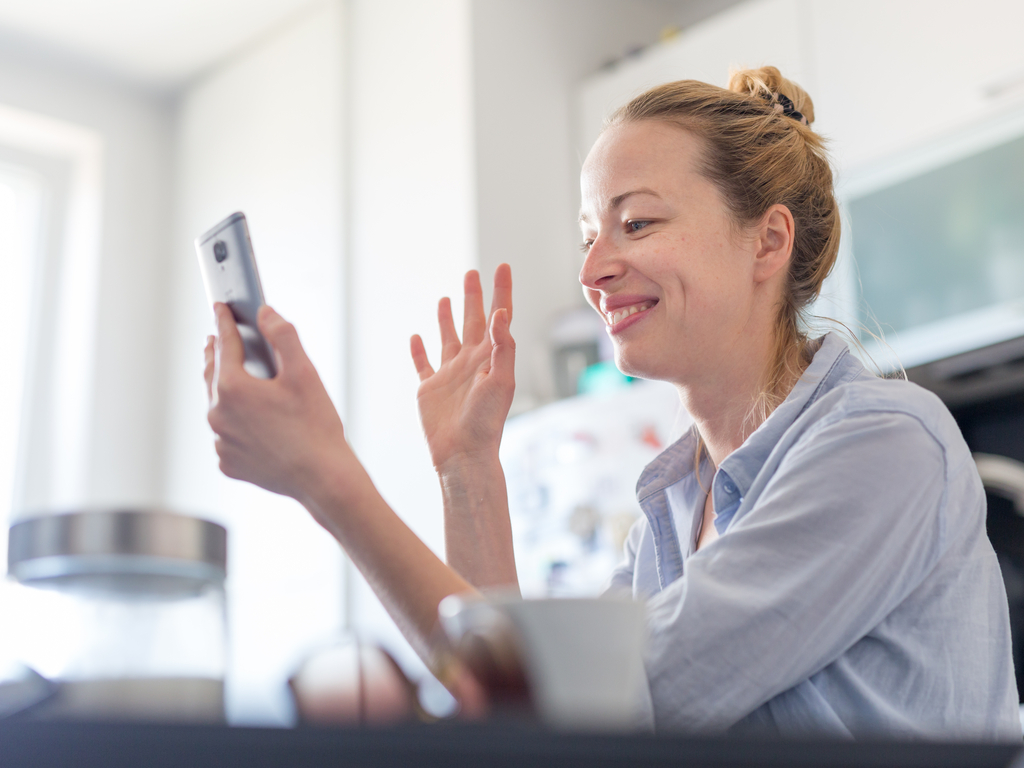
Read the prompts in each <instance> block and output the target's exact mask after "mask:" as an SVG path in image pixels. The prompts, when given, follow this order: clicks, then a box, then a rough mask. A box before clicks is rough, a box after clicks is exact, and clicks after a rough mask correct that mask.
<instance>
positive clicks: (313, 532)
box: [0, 0, 1024, 723]
mask: <svg viewBox="0 0 1024 768" xmlns="http://www.w3.org/2000/svg"><path fill="white" fill-rule="evenodd" d="M1022 28H1024V6H1022V5H1021V4H1020V3H1018V2H1016V0H975V1H974V2H970V3H968V2H966V1H965V0H938V1H936V0H929V1H927V2H926V1H925V0H901V1H900V2H889V1H888V0H832V1H831V2H817V1H815V0H744V1H742V2H738V1H737V0H244V1H243V0H202V1H201V2H200V0H177V2H173V3H172V2H164V0H150V2H146V3H138V2H128V1H127V0H74V1H72V0H35V1H34V2H32V3H28V2H6V1H4V2H0V269H2V270H3V277H2V279H0V291H2V298H0V313H2V315H0V316H2V319H3V327H4V329H5V333H4V334H3V335H2V337H0V349H2V359H3V360H4V371H3V376H2V379H0V386H2V387H3V389H2V393H0V515H3V516H8V517H9V519H10V520H11V521H16V520H18V519H20V518H23V517H25V516H28V515H36V514H41V513H52V512H60V511H68V510H79V509H93V508H140V509H167V510H172V511H177V512H182V513H186V514H193V515H198V516H201V517H206V518H209V519H212V520H215V521H217V522H220V523H222V524H224V525H225V526H226V527H227V528H228V531H229V539H228V540H229V547H230V548H229V554H228V563H229V565H228V573H229V577H228V605H229V626H230V633H231V649H230V655H229V659H230V662H229V673H228V688H227V704H228V713H229V717H230V718H231V719H232V721H233V722H238V723H287V722H289V721H290V718H291V717H292V714H291V712H290V710H289V705H288V700H287V696H286V695H285V692H284V685H283V683H284V680H285V678H286V677H287V675H288V674H289V673H290V672H291V671H292V670H293V669H294V667H295V665H296V663H297V662H298V660H299V659H300V658H301V657H302V656H303V655H304V654H306V653H307V652H308V651H309V650H310V649H312V648H315V647H317V646H318V644H321V643H324V642H326V641H328V640H329V639H330V638H331V637H333V636H336V635H337V634H339V633H341V632H346V631H358V632H359V633H360V634H361V635H362V636H363V637H366V638H369V639H374V640H377V641H380V642H383V643H384V644H386V645H387V646H388V647H389V648H391V649H392V650H393V651H394V652H395V653H396V654H397V655H398V656H399V658H400V660H401V661H402V663H403V664H405V665H406V666H407V667H408V668H409V670H410V671H411V672H412V673H413V674H414V675H415V674H419V673H418V672H417V669H419V668H418V667H417V662H416V661H415V660H414V659H413V657H412V655H411V653H410V652H409V651H408V648H407V647H406V646H405V645H404V644H403V642H402V641H401V640H400V638H399V637H398V635H397V632H396V630H395V628H394V627H393V625H392V624H391V622H390V621H389V620H388V619H387V617H386V616H385V614H384V613H383V611H382V609H381V608H380V606H379V604H378V603H377V602H376V600H375V598H373V596H372V594H371V593H370V592H369V591H368V589H367V588H366V587H365V584H364V583H363V582H362V580H361V579H360V578H359V577H358V575H357V574H355V573H354V572H353V571H352V569H351V568H349V567H347V566H346V563H345V560H344V558H343V555H342V553H341V552H340V550H339V548H338V547H337V545H336V544H335V543H334V541H333V540H332V539H331V538H330V537H329V536H328V535H327V534H326V533H325V532H324V531H322V530H321V529H320V528H319V527H318V526H317V525H316V524H315V523H313V522H312V521H311V520H310V519H309V518H308V516H307V515H306V514H305V512H304V511H303V510H302V509H301V508H300V507H298V505H296V504H295V503H294V502H291V501H289V500H287V499H282V498H279V497H276V496H273V495H271V494H268V493H265V492H263V491H260V490H258V489H255V488H253V487H250V486H246V485H243V484H240V483H236V482H234V481H230V480H227V479H225V478H224V477H222V476H221V475H220V474H219V472H218V470H217V462H216V456H215V454H214V450H213V440H212V435H211V433H210V431H209V428H208V426H207V424H206V418H205V414H206V397H205V391H204V386H203V381H202V348H203V344H204V340H205V337H206V335H207V334H208V333H210V332H211V331H212V316H211V313H210V309H209V307H208V306H207V304H206V299H205V296H204V292H203V286H202V281H201V278H200V273H199V270H198V268H197V265H196V257H195V254H194V250H193V247H192V240H193V238H194V237H195V236H196V235H197V234H199V233H201V232H204V231H205V230H207V229H208V228H209V227H211V226H212V225H213V224H214V223H216V222H217V221H219V220H220V219H222V218H223V217H225V216H226V215H228V214H229V213H231V212H233V211H236V210H242V211H244V212H245V213H246V215H247V216H248V220H249V225H250V229H251V233H252V239H253V244H254V248H255V251H256V254H257V258H258V261H259V265H260V270H261V275H262V281H263V286H264V290H265V293H266V297H267V300H268V302H269V303H271V304H272V305H274V306H275V307H276V308H277V309H278V310H279V311H280V312H281V313H282V314H283V315H285V316H286V317H287V318H289V319H290V320H292V321H293V322H294V323H295V324H296V325H297V327H298V329H299V333H300V335H301V337H302V340H303V342H304V344H305V346H306V348H307V350H308V351H309V353H310V356H311V357H312V359H313V361H314V362H315V363H316V365H317V367H318V369H319V371H320V374H321V376H322V377H323V379H324V381H325V382H326V384H327V386H328V389H329V391H330V393H331V395H332V397H333V398H334V401H335V403H336V405H337V406H338V408H339V410H340V411H341V413H342V416H343V418H344V419H345V422H346V428H347V431H348V435H349V437H350V440H351V442H352V443H353V445H354V446H355V449H356V451H357V452H358V454H359V456H360V457H361V459H362V460H363V462H364V463H365V465H366V466H367V468H368V469H369V472H370V474H371V476H372V477H373V478H374V480H375V482H376V483H377V486H378V488H379V489H380V490H381V492H382V493H383V495H384V496H385V498H386V499H387V500H388V501H389V502H390V503H391V504H392V506H394V508H395V509H396V510H397V511H398V512H399V513H400V514H401V515H402V516H403V517H404V518H405V520H406V521H407V522H408V523H409V524H410V525H411V526H412V528H413V529H414V530H415V531H416V532H417V533H418V534H419V535H420V536H421V537H422V538H423V539H424V540H425V541H426V542H427V543H428V544H429V545H430V546H431V547H433V548H434V549H435V550H436V551H438V552H441V551H442V549H443V543H442V542H443V537H442V532H441V513H440V507H441V504H440V492H439V490H438V487H437V481H436V478H435V477H434V475H433V472H432V470H431V467H430V462H429V459H428V455H427V451H426V447H425V444H424V441H423V438H422V434H421V431H420V428H419V424H418V419H417V415H416V409H415V391H416V386H417V378H416V376H415V373H414V370H413V367H412V364H411V362H410V360H409V358H408V339H409V336H410V335H411V334H412V333H421V334H423V335H424V337H425V339H426V340H427V346H428V351H429V352H430V353H431V354H432V355H433V356H434V357H435V358H436V356H437V353H438V347H439V344H438V340H437V338H436V331H435V330H434V329H435V320H434V316H435V307H436V302H437V299H438V298H439V297H440V296H442V295H450V296H452V298H453V300H454V303H455V311H456V313H458V312H460V311H461V296H460V295H459V292H460V289H461V279H462V274H463V273H464V272H465V270H467V269H470V268H476V269H479V270H480V271H481V273H482V274H483V275H484V282H485V285H486V284H487V282H488V280H489V276H490V275H491V274H492V273H493V270H494V268H495V267H496V266H497V265H498V264H500V263H501V262H506V261H507V262H509V263H510V264H511V265H512V268H513V274H514V278H515V302H516V308H515V321H514V325H513V332H514V334H515V336H516V338H517V342H518V353H519V355H518V360H517V371H516V377H517V387H518V388H517V393H516V399H515V403H514V405H513V419H512V420H511V421H510V423H509V426H508V429H507V432H506V444H505V446H504V448H503V452H504V458H505V464H506V468H507V472H508V474H509V486H510V494H511V497H512V512H513V516H514V524H515V531H516V537H517V542H518V543H519V544H520V545H521V546H520V550H519V556H520V558H521V559H520V571H521V576H522V580H523V584H524V588H525V589H526V590H527V591H528V592H530V593H532V594H559V593H565V594H590V593H593V592H595V591H596V590H597V589H598V588H599V586H600V582H601V580H602V579H603V578H604V577H605V576H606V575H607V572H608V569H609V568H610V567H611V565H613V564H614V560H615V558H616V553H617V548H618V546H619V545H620V543H621V540H622V537H623V536H624V534H625V530H627V529H628V526H629V525H630V524H631V522H632V521H633V520H634V519H635V517H636V516H637V515H638V514H639V508H638V507H637V506H636V503H635V501H634V500H633V498H632V486H633V483H635V479H636V477H637V476H638V474H639V471H640V469H641V468H642V467H643V465H644V464H645V463H646V462H647V461H649V460H650V459H651V458H653V457H654V456H655V455H657V453H658V451H659V450H661V448H663V447H664V446H665V445H666V444H667V443H668V442H669V441H670V440H672V439H674V438H675V437H676V436H678V434H679V433H680V432H681V431H682V430H683V429H685V428H686V427H687V426H688V421H687V418H686V415H685V414H682V413H679V412H678V408H677V406H676V400H675V395H674V393H673V392H672V391H671V389H667V388H665V387H664V386H661V385H658V384H654V383H649V382H635V383H631V382H629V381H628V380H626V379H625V378H624V377H621V376H619V375H618V374H617V372H615V371H614V369H613V367H609V363H608V358H609V350H608V348H607V343H606V340H605V337H604V333H603V330H602V327H601V324H600V323H599V322H598V323H596V324H595V322H594V320H595V319H596V318H593V317H592V316H591V314H590V313H589V310H587V309H585V305H584V303H583V300H582V297H581V293H580V290H579V285H578V282H577V279H576V275H577V273H578V270H579V267H580V256H579V253H578V249H577V244H578V240H579V232H578V229H577V226H576V216H577V211H578V208H579V192H578V174H579V170H580V167H581V164H582V161H583V158H584V157H585V156H586V153H587V151H588V149H589V147H590V145H591V144H592V142H593V140H594V138H595V137H596V135H597V134H598V132H599V131H600V128H601V124H602V120H603V119H604V117H605V116H606V115H607V114H608V113H609V112H610V111H611V110H612V109H614V108H615V107H617V106H619V105H620V104H622V103H624V102H625V101H626V100H627V99H628V98H629V97H631V96H632V95H635V94H637V93H639V92H640V91H642V90H644V89H645V88H647V87H649V86H651V85H655V84H658V83H660V82H665V81H669V80H675V79H682V78H695V79H701V80H706V81H708V82H713V83H717V84H720V85H725V83H726V81H727V78H728V71H729V69H730V67H737V66H760V65H762V64H774V65H776V66H778V67H779V68H780V69H781V70H782V72H783V73H784V74H785V75H786V76H788V77H790V78H792V79H795V80H796V81H798V82H799V83H801V84H802V85H803V86H804V87H805V88H806V89H807V90H808V91H809V92H810V94H811V95H812V97H813V98H814V101H815V105H816V112H817V118H818V119H817V122H816V124H815V127H816V128H817V129H818V130H819V131H820V132H821V133H823V134H825V135H826V136H827V137H828V138H829V140H830V146H831V150H832V152H833V155H834V158H835V162H836V167H837V172H838V178H839V183H840V190H841V193H842V196H843V201H844V211H845V215H846V217H847V226H846V231H845V234H844V246H843V248H844V251H843V257H842V260H841V263H840V265H839V268H838V269H837V271H836V275H835V276H834V278H833V279H832V280H831V282H830V285H829V290H828V291H827V294H826V296H825V297H824V298H823V300H822V302H821V304H820V305H819V313H820V314H822V315H827V316H829V317H832V318H835V319H838V320H841V321H843V322H845V323H846V324H847V325H849V326H850V327H851V328H853V329H855V331H856V330H857V329H859V328H860V327H861V326H865V327H867V326H871V327H873V328H880V329H882V330H884V331H885V332H886V336H887V339H888V341H889V345H888V346H887V347H884V348H883V347H879V346H872V343H873V342H872V340H871V338H870V337H868V336H866V335H865V336H864V340H865V342H866V347H867V354H868V355H869V356H877V357H881V358H885V360H882V362H881V366H882V367H886V366H890V367H891V366H892V365H893V363H892V362H891V360H890V357H889V356H890V355H891V358H893V359H895V360H896V361H897V362H898V363H902V364H903V365H904V366H906V367H907V369H908V371H909V372H910V374H911V378H914V379H915V380H917V381H920V382H922V383H924V384H926V385H927V386H930V387H931V388H933V389H934V390H935V391H937V392H939V393H940V394H941V395H942V396H943V397H944V398H945V399H946V401H947V403H949V404H950V406H951V407H952V408H954V409H955V412H956V414H957V417H958V419H960V421H961V426H962V427H963V428H964V431H965V434H966V435H967V436H968V440H969V442H971V444H972V448H974V449H975V450H979V451H985V452H989V453H997V454H999V455H1001V456H1004V457H1009V458H1015V459H1017V460H1024V445H1022V437H1021V436H1022V435H1024V418H1022V417H1021V410H1022V407H1021V402H1022V398H1021V395H1020V392H1021V391H1022V389H1024V366H1022V363H1021V361H1022V360H1024V345H1022V344H1021V341H1020V339H1021V337H1022V336H1024V246H1022V243H1024V229H1022V220H1024V215H1022V213H1024V187H1022V181H1021V180H1022V179H1024V138H1022V137H1024V47H1022V46H1021V45H1020V41H1019V30H1020V29H1022ZM887 360H889V362H886V361H887ZM615 457H618V458H615ZM1004 495H1005V494H1004ZM998 503H1001V502H996V505H998ZM1009 503H1010V502H1007V504H1009ZM994 509H995V507H994ZM999 509H1003V508H1002V507H999ZM999 514H1002V515H1003V516H1004V517H1003V518H1000V520H1003V522H1002V523H1000V525H1003V528H1000V529H999V530H1000V531H1002V533H1000V536H1003V540H1004V542H1010V543H1007V544H1005V546H1004V547H1003V549H1004V550H1006V551H1007V552H1009V553H1010V554H1008V555H1006V557H1007V558H1010V559H1011V560H1012V558H1013V557H1017V555H1016V554H1015V553H1016V551H1017V550H1015V549H1014V547H1018V549H1020V551H1021V554H1024V536H1021V532H1020V530H1018V529H1019V527H1020V526H1019V525H1018V524H1019V523H1020V517H1019V515H1017V514H1016V513H1015V512H1014V511H1013V508H1012V505H1010V506H1007V507H1006V508H1005V509H1003V511H1002V512H999ZM1004 518H1005V519H1004ZM0 540H2V541H5V539H0ZM1018 541H1019V542H1021V545H1019V546H1018V544H1017V543H1016V542H1018ZM0 546H3V545H2V544H0ZM1007 562H1010V560H1007ZM1022 562H1024V560H1022ZM17 589H18V587H17V586H16V585H14V584H13V583H11V582H10V581H8V582H7V583H5V584H4V585H3V590H4V591H3V592H2V593H0V594H2V596H3V597H2V598H0V599H2V600H13V599H14V598H13V597H11V595H12V594H13V593H14V592H15V591H16V590H17ZM1021 592H1022V593H1024V579H1022V580H1021ZM5 605H6V603H4V602H0V633H8V634H10V632H9V630H8V625H5V620H4V618H3V617H4V606H5ZM439 706H440V705H439Z"/></svg>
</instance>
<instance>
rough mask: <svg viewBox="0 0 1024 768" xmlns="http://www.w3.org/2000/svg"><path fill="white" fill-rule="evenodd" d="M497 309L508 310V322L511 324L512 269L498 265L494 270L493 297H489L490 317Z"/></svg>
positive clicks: (506, 265) (505, 265) (504, 265)
mask: <svg viewBox="0 0 1024 768" xmlns="http://www.w3.org/2000/svg"><path fill="white" fill-rule="evenodd" d="M499 309H505V310H508V322H509V323H511V322H512V267H510V266H509V265H508V264H499V265H498V268H497V269H496V270H494V295H493V296H492V297H491V317H494V313H495V312H497V311H498V310H499Z"/></svg>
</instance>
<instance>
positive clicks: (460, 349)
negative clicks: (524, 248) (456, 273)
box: [411, 264, 515, 471]
mask: <svg viewBox="0 0 1024 768" xmlns="http://www.w3.org/2000/svg"><path fill="white" fill-rule="evenodd" d="M437 319H438V325H439V326H440V329H441V364H440V366H439V367H438V368H437V370H436V371H435V370H434V368H433V367H432V366H431V365H430V362H429V361H428V359H427V353H426V350H425V349H424V347H423V340H422V339H421V338H420V337H419V336H413V337H412V341H411V350H412V359H413V362H414V363H415V365H416V372H417V373H418V374H419V377H420V387H419V392H418V393H417V396H416V397H417V403H418V405H419V411H420V420H421V421H422V423H423V431H424V432H425V433H426V436H427V444H428V445H429V446H430V456H431V460H432V461H433V463H434V467H435V468H436V469H437V470H438V471H442V470H443V469H444V468H445V467H447V466H449V465H450V464H451V463H452V462H457V461H459V460H460V459H466V460H470V461H475V460H478V459H480V458H497V454H498V445H499V443H500V442H501V432H502V428H503V427H504V424H505V418H506V417H507V416H508V411H509V408H510V407H511V405H512V395H513V393H514V391H515V341H514V340H513V339H512V335H511V333H510V332H509V323H510V321H511V320H512V270H511V268H510V267H509V266H508V264H502V265H501V266H499V267H498V269H497V270H496V271H495V273H494V296H493V298H492V300H491V313H490V316H489V317H487V316H485V314H484V300H483V290H482V288H481V286H480V275H479V273H477V272H476V270H472V271H470V272H467V273H466V279H465V312H464V320H463V326H462V340H461V341H460V340H459V336H458V333H457V332H456V330H455V322H454V320H453V318H452V307H451V302H450V301H449V300H448V299H447V298H444V299H441V301H440V303H439V304H438V308H437Z"/></svg>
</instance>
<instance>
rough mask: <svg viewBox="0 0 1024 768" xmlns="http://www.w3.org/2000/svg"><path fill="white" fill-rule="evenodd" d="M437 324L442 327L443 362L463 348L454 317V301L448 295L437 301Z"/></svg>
mask: <svg viewBox="0 0 1024 768" xmlns="http://www.w3.org/2000/svg"><path fill="white" fill-rule="evenodd" d="M437 324H438V326H440V328H441V362H442V363H445V362H447V361H448V360H451V359H452V358H453V357H455V355H457V354H458V353H459V350H460V349H462V345H461V344H460V343H459V334H458V333H456V331H455V321H454V320H453V319H452V302H451V299H449V298H448V297H447V296H445V297H444V298H443V299H441V301H439V302H438V303H437Z"/></svg>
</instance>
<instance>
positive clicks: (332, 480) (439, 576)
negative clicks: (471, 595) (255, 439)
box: [300, 467, 473, 674]
mask: <svg viewBox="0 0 1024 768" xmlns="http://www.w3.org/2000/svg"><path fill="white" fill-rule="evenodd" d="M359 470H360V471H359V472H358V473H356V474H355V478H354V481H353V473H352V471H351V468H349V469H348V470H347V471H345V472H344V473H339V474H338V475H337V476H335V477H332V476H330V474H327V476H326V477H324V478H322V479H320V480H318V482H317V483H316V484H315V488H314V489H313V490H312V491H311V492H310V493H309V494H307V495H304V496H303V497H302V498H300V501H301V502H302V504H303V506H305V507H306V509H308V510H309V512H310V513H311V514H312V515H313V517H314V518H315V519H316V520H317V521H318V522H319V523H320V524H321V525H323V526H324V528H326V529H327V530H328V531H329V532H330V533H331V534H332V535H333V536H334V537H335V538H336V539H337V540H338V541H339V542H340V543H341V545H342V547H343V548H344V549H345V552H346V553H347V554H348V556H349V558H351V560H352V562H353V564H354V565H355V566H356V567H357V568H358V569H359V571H360V572H361V573H362V574H363V576H364V578H365V579H366V580H367V582H368V583H369V585H370V587H371V588H372V589H373V591H374V592H375V593H376V594H377V596H378V598H380V601H381V603H383V605H384V607H385V608H386V609H387V611H388V613H389V614H390V615H391V618H392V619H393V620H394V621H395V624H397V625H398V628H399V629H400V630H401V631H402V633H403V634H404V635H405V637H406V639H407V640H408V641H409V643H410V645H412V647H413V648H414V649H415V650H416V652H417V653H418V654H419V655H420V657H421V658H422V659H423V661H424V662H425V663H426V664H427V666H428V667H429V668H431V671H433V672H435V674H436V673H437V670H435V669H434V664H435V661H436V654H437V650H438V649H437V648H436V647H435V644H436V638H437V606H438V603H440V602H441V600H443V599H444V598H445V597H447V596H448V595H452V594H456V593H460V592H467V591H472V589H473V588H472V586H470V584H469V583H467V581H466V580H465V579H463V578H462V576H460V575H459V574H458V573H456V572H455V571H454V570H452V569H451V568H449V567H448V566H447V565H445V564H444V563H443V562H442V561H441V560H440V559H439V558H438V557H437V556H436V555H435V554H434V553H433V552H432V551H431V550H430V548H429V547H427V545H426V544H424V543H423V541H422V540H420V538H419V537H417V536H416V534H415V533H413V532H412V530H411V529H410V528H409V527H408V526H407V525H406V524H405V523H404V522H403V521H402V520H401V518H399V517H398V515H397V514H395V512H394V510H392V509H391V507H389V506H388V504H387V502H385V501H384V499H383V498H382V497H381V495H380V493H378V491H377V489H376V488H375V487H374V485H373V482H372V481H371V480H370V478H369V476H368V475H367V474H366V473H365V471H362V467H359Z"/></svg>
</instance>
